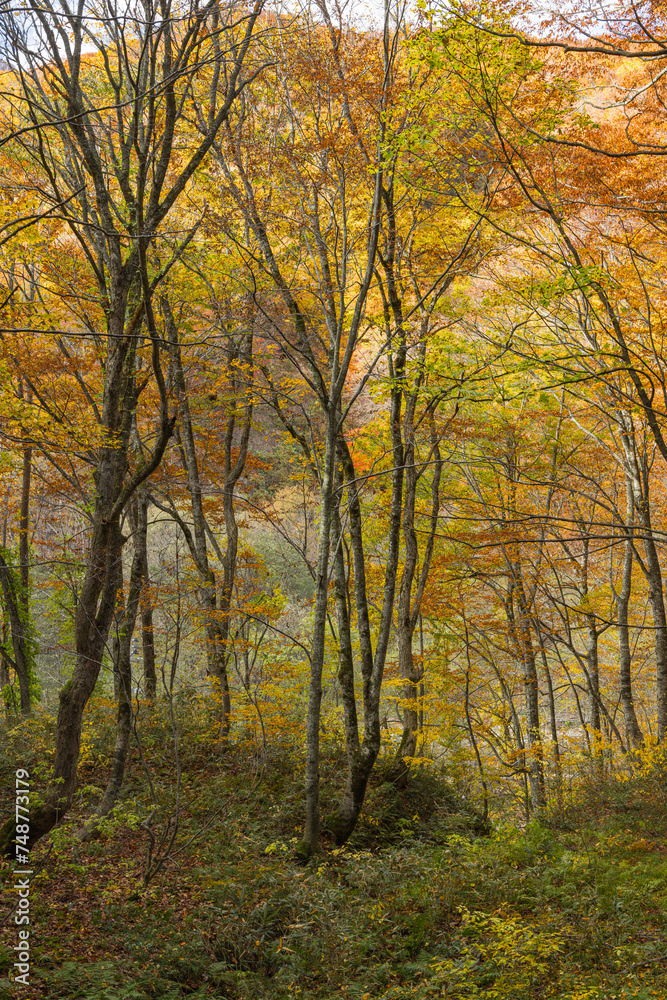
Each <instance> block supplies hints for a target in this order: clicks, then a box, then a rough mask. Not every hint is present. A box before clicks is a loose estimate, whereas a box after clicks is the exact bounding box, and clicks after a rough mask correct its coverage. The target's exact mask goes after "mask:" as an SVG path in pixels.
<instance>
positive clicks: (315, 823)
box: [297, 405, 338, 857]
mask: <svg viewBox="0 0 667 1000" xmlns="http://www.w3.org/2000/svg"><path fill="white" fill-rule="evenodd" d="M337 416H338V414H337V411H336V408H335V407H333V406H331V405H329V408H328V412H327V413H326V419H327V425H326V439H325V453H324V462H323V467H322V482H321V485H320V520H319V528H318V541H317V570H316V574H315V611H314V620H313V638H312V642H311V655H310V683H309V686H308V711H307V714H306V780H305V789H306V817H305V823H304V830H303V839H302V841H301V843H300V844H299V846H298V848H297V854H299V855H300V856H301V857H310V856H311V855H312V854H313V852H314V851H315V850H317V845H318V842H319V836H320V710H321V704H322V671H323V669H324V648H325V637H326V624H327V602H328V599H329V541H330V538H331V521H332V513H333V505H334V498H333V491H334V462H335V457H336V422H337Z"/></svg>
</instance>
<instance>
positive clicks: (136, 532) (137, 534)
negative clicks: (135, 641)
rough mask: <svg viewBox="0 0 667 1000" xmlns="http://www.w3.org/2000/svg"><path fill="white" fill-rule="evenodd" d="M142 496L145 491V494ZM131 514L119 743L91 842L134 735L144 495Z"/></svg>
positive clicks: (113, 796)
mask: <svg viewBox="0 0 667 1000" xmlns="http://www.w3.org/2000/svg"><path fill="white" fill-rule="evenodd" d="M142 493H143V491H142ZM132 506H133V510H132V518H131V520H132V529H133V530H132V537H133V540H134V556H133V559H132V568H131V570H130V582H129V586H128V596H127V604H126V605H125V612H124V614H123V617H122V620H121V624H120V631H119V642H118V670H117V673H118V715H117V721H116V742H115V745H114V750H113V754H112V757H111V773H110V776H109V781H108V783H107V787H106V789H105V792H104V795H103V796H102V799H101V801H100V804H99V806H98V807H97V811H96V814H95V816H93V817H92V819H91V821H90V822H89V823H87V824H86V826H84V827H83V829H82V830H81V831H80V832H79V834H78V836H79V839H80V840H84V841H88V840H92V839H94V838H95V837H96V836H98V834H99V821H100V820H101V819H103V818H104V817H105V816H107V815H108V814H109V813H110V812H111V810H112V809H113V807H114V806H115V804H116V802H117V800H118V796H119V794H120V791H121V788H122V787H123V779H124V777H125V763H126V760H127V751H128V748H129V745H130V736H131V733H132V637H133V635H134V630H135V626H136V621H137V615H138V610H139V602H140V599H141V591H142V586H143V583H144V569H145V565H146V559H145V554H146V530H147V523H148V522H147V503H146V498H145V496H144V495H140V496H138V497H135V498H134V502H133V505H132Z"/></svg>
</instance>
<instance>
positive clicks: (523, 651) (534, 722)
mask: <svg viewBox="0 0 667 1000" xmlns="http://www.w3.org/2000/svg"><path fill="white" fill-rule="evenodd" d="M512 575H513V579H512V582H511V583H510V587H509V590H508V594H507V600H506V610H507V617H508V623H509V625H510V633H511V635H512V637H513V640H514V643H515V647H516V649H517V652H518V656H519V660H520V662H521V664H522V666H523V683H524V690H525V697H526V737H527V748H526V749H527V757H528V761H527V770H528V780H529V783H530V800H531V805H532V808H533V810H534V811H535V812H537V813H538V814H539V813H540V812H541V811H542V810H543V808H544V806H545V804H546V798H545V789H544V759H543V753H542V736H541V731H540V700H539V685H538V678H537V663H536V660H535V651H534V649H533V643H532V639H531V633H530V619H529V616H528V614H527V611H528V609H527V607H526V602H525V596H524V593H523V583H522V577H521V567H520V564H519V563H518V561H515V562H514V564H513V567H512Z"/></svg>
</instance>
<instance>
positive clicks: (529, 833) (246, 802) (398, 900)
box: [0, 716, 667, 1000]
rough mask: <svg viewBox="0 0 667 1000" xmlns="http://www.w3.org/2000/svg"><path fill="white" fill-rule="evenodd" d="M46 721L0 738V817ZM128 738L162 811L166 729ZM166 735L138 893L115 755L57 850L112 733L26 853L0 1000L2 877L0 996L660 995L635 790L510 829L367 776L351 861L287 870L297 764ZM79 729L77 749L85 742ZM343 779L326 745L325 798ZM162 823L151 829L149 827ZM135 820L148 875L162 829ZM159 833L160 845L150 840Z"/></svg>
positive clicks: (665, 823)
mask: <svg viewBox="0 0 667 1000" xmlns="http://www.w3.org/2000/svg"><path fill="white" fill-rule="evenodd" d="M52 721H53V720H52V719H50V717H46V716H44V717H42V718H39V719H36V720H35V721H33V722H31V723H30V724H28V725H26V724H22V726H21V727H19V729H18V730H17V729H14V730H9V731H7V730H5V731H4V732H3V733H2V734H1V735H2V742H3V744H4V745H3V754H2V764H1V774H0V777H1V778H2V788H3V808H4V809H6V808H7V807H8V806H9V804H10V801H11V798H10V797H11V795H12V794H13V786H14V771H15V769H16V768H17V767H25V768H27V769H29V770H30V771H31V774H32V775H34V776H35V778H34V780H35V788H34V793H35V794H36V793H37V790H38V785H39V781H40V780H41V779H40V774H44V773H45V767H46V765H48V757H49V749H48V748H49V746H50V740H51V731H52ZM163 722H164V720H163V721H162V722H158V721H157V719H156V721H155V723H154V724H149V725H148V726H147V727H145V728H144V730H143V740H142V754H143V758H144V763H145V765H146V767H147V768H149V769H150V773H151V781H152V783H153V788H154V792H155V795H156V798H157V799H158V801H160V802H162V803H164V804H165V805H166V807H167V812H168V811H169V809H171V808H172V807H173V803H174V795H175V772H174V762H173V755H172V753H171V748H170V739H171V737H170V733H169V729H168V726H167V725H166V723H164V724H163ZM196 732H197V730H196V727H194V726H193V727H192V728H191V729H188V725H187V720H186V723H184V724H183V726H182V733H181V740H180V766H181V768H182V775H181V791H180V797H181V805H180V821H179V826H178V830H177V831H176V837H175V840H174V843H173V845H172V849H171V854H170V857H169V858H167V859H166V860H165V863H164V864H163V865H162V866H161V867H160V868H159V870H158V871H156V872H155V873H154V874H153V876H152V878H151V879H150V880H149V881H148V885H144V872H145V870H146V864H147V850H148V842H149V837H148V833H147V831H146V830H145V829H143V828H142V827H141V825H139V821H140V819H141V818H142V817H144V818H145V817H146V815H147V812H148V810H149V803H150V790H149V787H148V782H147V778H146V773H147V772H146V769H145V768H144V766H143V765H141V762H140V760H139V758H138V753H137V751H136V750H135V752H134V754H133V759H132V764H131V769H130V773H129V775H128V780H127V785H126V790H125V799H124V802H123V805H122V808H121V809H120V810H119V814H118V816H117V817H116V818H115V819H114V820H112V821H110V822H109V823H108V825H107V828H106V830H105V832H104V834H103V836H102V837H101V838H100V839H98V840H97V841H94V842H93V843H90V844H81V843H79V842H78V841H77V840H76V839H75V837H74V833H75V831H76V830H77V829H78V828H80V826H81V825H82V823H83V821H84V819H85V817H86V816H87V815H88V814H89V812H90V808H91V804H92V803H93V802H94V800H95V796H96V795H97V794H99V788H100V787H101V786H102V784H103V783H104V780H105V775H106V763H107V761H108V752H109V750H110V748H111V745H112V744H111V740H112V736H113V726H112V722H111V720H109V722H108V725H106V727H105V726H100V725H97V726H96V727H95V728H93V727H91V729H89V731H88V736H87V737H86V739H85V740H84V753H83V763H82V791H81V794H80V795H79V798H78V800H77V804H76V808H75V809H74V810H73V811H72V812H71V813H70V815H69V817H68V820H67V822H65V823H64V824H63V825H62V826H61V827H60V828H59V829H58V831H57V833H56V834H55V835H54V836H53V837H52V838H51V843H42V844H40V845H38V846H37V847H36V848H35V849H34V851H33V852H32V858H31V866H32V868H33V870H34V871H35V872H36V874H35V876H34V878H33V882H32V885H31V896H30V931H31V945H30V949H31V955H32V959H31V973H30V986H28V987H23V986H21V987H17V986H12V985H10V981H9V978H8V973H9V971H10V970H11V968H12V963H13V961H14V960H15V959H14V958H13V951H12V949H13V946H14V945H15V944H16V941H17V927H16V926H15V924H14V921H13V913H12V912H11V911H12V908H13V906H14V905H15V902H16V894H15V892H13V890H12V886H13V884H14V876H13V874H12V871H13V867H14V866H13V865H12V864H8V863H3V865H2V870H1V874H2V877H3V880H4V885H5V895H4V900H3V902H4V904H5V906H4V913H3V916H4V917H5V921H4V925H3V928H2V946H1V947H0V962H1V963H2V968H1V969H0V976H4V977H5V978H4V979H1V980H0V998H5V997H10V996H17V997H21V998H25V1000H33V998H35V1000H37V998H40V1000H42V998H44V1000H46V998H48V1000H56V998H63V1000H64V998H67V1000H76V998H81V1000H84V998H85V1000H177V998H185V997H190V998H192V1000H203V998H208V997H211V998H213V997H216V998H220V1000H222V998H227V1000H241V998H243V1000H246V998H247V1000H264V998H266V1000H283V998H285V1000H286V998H289V997H300V998H302V1000H334V998H335V1000H348V998H349V1000H353V998H355V1000H376V998H377V1000H408V998H410V1000H436V998H445V997H447V998H449V1000H464V998H468V997H483V998H488V1000H524V998H525V1000H540V998H545V1000H546V998H552V1000H612V998H613V1000H620V998H635V1000H649V998H651V1000H652V998H656V997H658V998H667V842H666V840H665V834H666V833H667V810H666V808H665V795H664V793H661V792H660V788H659V785H656V784H655V783H651V782H648V783H646V782H645V783H644V784H642V783H640V782H634V783H633V782H629V783H628V782H626V783H616V782H612V781H611V780H609V779H606V780H604V781H601V780H598V781H596V782H590V783H589V785H588V786H587V787H582V788H581V789H580V791H579V793H578V797H577V800H576V801H571V802H570V803H569V805H568V806H567V807H566V808H565V809H564V810H562V811H561V812H560V813H559V815H558V817H553V818H552V819H550V820H549V822H548V824H544V825H537V824H533V825H531V826H530V827H529V828H528V829H527V830H520V829H518V828H516V826H511V825H510V824H509V823H507V822H505V823H504V824H503V822H502V821H501V820H500V819H498V818H496V817H492V819H493V823H494V826H493V830H492V832H491V833H490V835H480V831H481V830H482V829H483V824H481V823H480V822H479V818H477V817H475V815H474V813H473V812H472V811H468V812H467V813H466V812H465V811H463V812H461V811H460V810H458V811H457V809H456V808H455V807H454V797H453V794H452V791H451V789H450V788H449V786H448V785H447V784H446V783H445V782H444V781H443V779H442V777H440V776H438V775H437V774H435V773H424V772H422V773H421V774H416V775H415V776H414V777H413V778H412V781H411V783H410V785H409V786H408V788H406V789H404V790H400V791H399V790H397V789H396V788H395V787H394V786H392V785H390V784H389V783H388V782H384V781H383V780H382V777H381V770H380V772H379V773H378V777H377V779H376V781H375V783H374V786H373V788H372V789H371V790H370V792H369V795H368V801H367V807H366V811H365V813H364V818H363V822H362V823H361V825H360V827H359V829H358V831H357V833H356V834H355V836H354V838H353V840H352V841H351V843H350V844H348V845H346V846H345V848H343V849H335V848H334V847H333V845H332V844H330V843H328V842H327V841H326V839H325V840H324V843H323V848H322V851H321V853H320V855H318V857H317V858H316V859H314V860H313V861H312V862H311V863H310V864H308V865H306V866H303V865H299V864H297V863H296V862H295V859H294V854H293V851H294V845H295V844H296V841H297V837H298V835H299V831H300V822H301V815H302V797H301V783H302V778H301V775H302V762H301V760H300V756H299V754H298V753H297V752H295V751H294V752H290V751H288V750H287V749H282V750H274V751H272V752H271V753H269V754H266V755H265V759H264V761H263V763H262V767H261V768H260V769H259V770H258V765H257V760H256V757H255V756H254V755H253V754H252V752H251V751H250V750H249V748H248V747H247V746H244V745H243V744H236V745H231V746H230V747H228V748H227V750H226V751H225V752H223V753H218V754H213V753H212V752H211V750H210V746H208V745H206V744H205V742H204V741H203V740H201V739H198V738H197V737H196V735H195V734H196ZM91 733H93V734H94V735H92V736H91ZM341 764H342V761H341V759H340V756H339V755H337V754H336V753H335V752H334V750H333V749H331V748H327V750H326V755H325V760H324V765H323V789H324V791H323V801H325V802H331V801H332V797H333V796H334V795H335V794H336V792H337V788H338V784H339V782H340V775H341ZM160 816H162V817H163V818H162V819H161V818H160ZM164 816H166V813H164V812H163V813H162V814H156V816H155V817H154V819H153V825H154V833H155V836H156V844H155V852H156V853H154V856H153V860H154V861H155V860H156V859H157V858H159V854H160V851H161V850H164V846H165V843H167V844H168V843H169V839H170V835H171V834H170V832H169V831H168V830H167V828H166V826H165V820H164ZM165 830H167V837H166V840H164V841H163V843H162V846H160V834H161V831H165Z"/></svg>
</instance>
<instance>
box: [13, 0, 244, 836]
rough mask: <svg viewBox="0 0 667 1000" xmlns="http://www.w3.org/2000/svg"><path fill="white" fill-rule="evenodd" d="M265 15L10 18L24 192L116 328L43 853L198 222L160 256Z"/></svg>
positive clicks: (156, 443)
mask: <svg viewBox="0 0 667 1000" xmlns="http://www.w3.org/2000/svg"><path fill="white" fill-rule="evenodd" d="M261 7H262V4H261V0H258V3H256V4H255V6H254V7H252V8H251V9H250V10H246V9H245V8H243V9H239V8H238V7H237V6H236V5H234V4H231V5H230V6H229V7H227V8H222V9H221V8H220V7H219V5H218V4H217V3H213V2H211V3H208V4H204V5H202V6H199V5H198V4H195V5H191V6H188V7H186V8H185V9H184V10H182V11H179V12H177V11H175V10H174V9H173V8H172V7H171V6H170V5H169V4H168V3H158V4H155V5H153V4H146V5H144V6H143V7H142V8H141V11H138V12H137V13H136V14H132V13H130V12H128V11H125V10H122V11H121V10H120V8H117V7H114V6H113V5H111V6H110V7H109V9H108V14H107V16H106V17H105V18H104V20H103V22H102V24H101V26H100V25H99V23H98V22H97V21H95V20H89V19H88V17H87V16H86V14H85V9H84V7H83V6H80V7H79V8H78V9H77V10H76V11H75V10H71V9H69V8H67V7H65V8H62V9H61V8H60V7H58V8H56V7H54V6H53V5H52V4H50V3H47V4H46V5H38V4H32V3H31V4H29V5H28V6H27V8H26V9H25V11H23V12H22V13H21V15H20V16H14V12H13V11H10V10H7V11H6V12H4V13H3V16H2V36H3V39H4V42H3V52H2V56H3V58H4V59H5V61H6V62H7V63H8V65H9V66H10V67H11V68H12V79H13V83H14V95H12V96H13V98H14V103H13V106H12V108H11V109H6V110H5V121H6V128H8V129H10V130H13V131H14V139H13V141H14V142H15V144H16V147H17V157H20V162H21V166H22V170H23V179H22V180H23V183H24V184H25V185H26V186H28V187H30V189H31V190H33V191H35V192H37V196H38V198H39V199H40V202H41V204H42V205H46V206H59V211H60V214H61V218H62V221H63V225H64V228H65V229H66V230H68V231H69V232H70V233H71V235H72V238H73V239H74V240H75V241H76V242H77V243H78V245H79V246H80V248H81V251H82V253H83V256H84V259H85V261H86V265H87V267H88V268H89V269H90V273H91V274H92V276H93V279H94V283H95V286H96V290H97V295H98V297H99V303H100V305H101V307H102V311H103V314H104V321H103V329H102V330H101V331H99V330H97V329H90V328H86V327H85V326H84V328H83V329H82V330H81V331H80V332H81V333H82V334H83V336H84V337H88V338H90V339H91V340H92V341H93V342H95V344H96V346H98V349H101V350H102V351H103V359H104V360H103V369H104V388H103V394H102V399H101V405H100V407H99V417H98V419H99V426H100V432H101V437H102V440H101V443H100V445H99V447H97V448H95V449H94V451H93V453H92V455H91V456H90V460H89V461H90V467H91V473H92V478H93V481H94V494H93V503H92V512H91V515H90V534H89V550H88V556H87V563H86V568H85V574H84V578H83V581H82V585H81V589H80V592H79V596H78V601H77V607H76V612H75V635H76V648H77V659H76V665H75V668H74V672H73V675H72V678H71V680H70V681H69V682H68V684H67V685H66V686H65V688H64V689H63V691H62V692H61V695H60V707H59V713H58V726H57V733H56V755H55V763H54V770H53V782H52V785H51V787H50V789H49V790H48V792H47V795H46V798H45V801H44V803H43V805H41V806H39V807H38V808H37V809H35V810H33V812H32V814H31V820H30V828H31V834H30V836H31V839H32V840H33V841H34V840H37V839H38V838H39V837H41V836H43V835H44V834H45V833H46V832H48V831H49V830H50V829H51V828H52V827H53V825H54V824H55V823H56V822H58V820H59V819H60V818H62V816H63V814H64V813H65V812H66V810H67V808H68V806H69V804H70V802H71V800H72V796H73V794H74V787H75V781H76V771H77V761H78V756H79V743H80V733H81V719H82V715H83V711H84V709H85V706H86V703H87V702H88V699H89V698H90V695H91V693H92V691H93V688H94V686H95V682H96V680H97V677H98V674H99V670H100V666H101V662H102V655H103V651H104V647H105V643H106V639H107V636H108V633H109V628H110V625H111V621H112V618H113V613H114V607H115V597H116V590H117V581H118V563H119V559H120V555H121V549H122V543H123V539H122V537H121V532H120V527H119V521H120V517H121V514H122V513H123V511H124V509H125V508H126V506H127V504H128V503H129V502H130V501H131V499H132V497H133V495H134V493H135V492H136V490H137V489H138V488H139V487H140V486H141V484H142V483H144V482H145V481H146V480H147V479H148V477H149V476H150V475H151V474H152V472H153V471H154V470H155V469H156V468H157V467H158V465H159V463H160V461H161V458H162V455H163V453H164V450H165V448H166V446H167V442H168V440H169V438H170V436H171V434H172V431H173V425H174V419H175V417H174V416H173V415H171V414H170V412H169V395H168V390H167V386H166V383H165V379H164V375H163V371H162V357H163V354H164V346H163V343H162V341H161V338H160V337H159V334H158V331H157V329H156V324H155V317H154V309H153V296H154V293H155V290H156V288H157V287H158V285H159V283H160V281H161V280H162V279H163V277H164V275H165V273H166V272H168V271H169V269H170V267H171V266H172V265H173V263H174V262H175V260H177V259H178V256H179V254H180V252H181V247H182V244H183V242H187V241H188V238H189V236H190V235H191V233H192V232H193V228H194V227H193V224H192V222H187V223H186V226H185V230H186V235H185V237H184V240H181V241H180V244H179V243H177V244H176V246H173V247H172V252H171V253H170V255H169V259H168V260H167V262H166V263H165V264H164V265H162V267H161V268H155V267H154V265H153V261H152V260H151V256H150V255H151V250H152V248H153V249H154V248H155V247H156V245H157V242H158V240H159V239H160V230H161V228H162V227H164V224H165V220H166V219H167V217H168V216H169V215H170V213H172V214H171V219H172V220H173V219H174V214H173V212H174V208H175V206H176V205H177V203H178V201H179V199H180V198H181V197H182V195H183V193H184V192H185V190H186V188H187V185H188V183H189V181H190V180H191V178H192V177H193V175H194V173H195V171H196V169H197V168H198V167H199V166H200V164H201V163H202V162H203V161H204V159H205V157H206V155H207V153H208V152H209V150H210V149H211V146H212V145H213V142H214V140H215V138H216V135H217V134H218V132H219V130H220V128H221V126H222V125H223V123H224V121H225V120H226V118H227V117H228V115H229V113H230V109H231V108H232V106H233V104H234V102H235V101H236V100H237V99H238V97H239V94H240V93H241V92H242V90H243V88H244V87H245V85H246V83H247V79H244V77H243V75H242V72H243V68H244V64H245V60H246V56H247V54H248V50H249V48H250V45H251V41H252V37H253V33H254V30H255V25H256V22H257V19H258V17H259V14H260V12H261ZM204 64H210V65H212V66H213V67H214V70H215V71H214V72H213V76H212V83H211V86H210V89H209V98H208V99H209V107H210V113H209V118H208V122H207V127H206V130H205V133H204V134H203V135H202V137H201V138H200V139H199V140H198V141H196V142H194V143H192V144H191V145H190V146H189V147H188V148H186V149H185V150H182V149H181V148H180V146H179V144H178V142H177V129H178V127H179V123H180V122H182V121H183V118H184V115H185V114H186V111H185V102H186V101H187V100H188V98H189V96H190V95H191V93H192V90H193V87H194V86H195V85H196V81H197V77H198V73H199V70H200V67H202V65H204ZM254 71H255V72H257V71H258V70H257V68H255V70H254ZM250 75H251V74H250ZM17 127H18V131H17ZM172 244H173V241H172ZM166 246H167V247H169V241H167V244H166ZM142 323H143V324H144V325H145V331H146V339H147V342H148V345H149V351H150V374H149V380H154V383H155V385H156V386H157V389H158V393H159V400H160V404H159V419H158V423H157V426H155V427H154V433H153V440H152V443H151V445H150V446H149V449H148V454H147V456H146V458H145V460H144V461H143V462H142V463H141V465H140V466H139V467H135V468H132V467H131V464H130V459H129V443H130V437H131V431H132V424H133V414H134V412H135V409H136V407H137V403H138V400H139V398H140V394H141V391H142V388H143V387H142V385H141V383H139V382H138V380H137V378H136V362H137V357H138V353H139V347H140V330H141V324H142ZM145 384H146V383H144V385H145ZM13 829H14V827H13V821H8V822H7V823H6V824H5V826H4V827H3V829H2V834H1V839H2V846H3V849H4V850H10V849H11V847H10V845H11V840H12V836H13Z"/></svg>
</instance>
